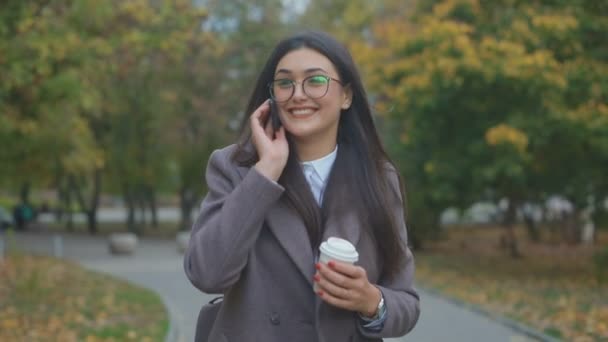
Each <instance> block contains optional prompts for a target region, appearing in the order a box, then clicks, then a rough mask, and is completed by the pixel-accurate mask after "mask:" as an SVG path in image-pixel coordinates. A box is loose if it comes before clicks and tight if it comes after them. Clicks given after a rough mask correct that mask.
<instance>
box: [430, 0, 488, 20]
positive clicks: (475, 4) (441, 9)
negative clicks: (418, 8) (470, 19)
mask: <svg viewBox="0 0 608 342" xmlns="http://www.w3.org/2000/svg"><path fill="white" fill-rule="evenodd" d="M462 5H468V6H470V8H471V9H472V10H473V13H475V14H479V13H480V6H479V0H446V1H443V2H440V3H438V4H437V5H435V6H434V7H433V14H434V15H435V16H437V17H439V18H445V17H448V16H449V15H450V14H451V13H452V12H453V11H454V9H456V7H457V6H462Z"/></svg>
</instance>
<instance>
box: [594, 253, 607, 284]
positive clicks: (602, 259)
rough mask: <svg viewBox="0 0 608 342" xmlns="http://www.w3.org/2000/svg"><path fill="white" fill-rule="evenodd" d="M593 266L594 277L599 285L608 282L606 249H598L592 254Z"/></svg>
mask: <svg viewBox="0 0 608 342" xmlns="http://www.w3.org/2000/svg"><path fill="white" fill-rule="evenodd" d="M593 264H594V265H595V275H596V277H597V281H598V282H599V283H600V284H604V283H606V281H608V247H604V248H602V249H599V250H598V251H597V252H595V253H594V254H593Z"/></svg>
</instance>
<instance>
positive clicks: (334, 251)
mask: <svg viewBox="0 0 608 342" xmlns="http://www.w3.org/2000/svg"><path fill="white" fill-rule="evenodd" d="M319 251H320V252H321V253H320V255H319V262H320V263H323V264H327V263H328V262H329V261H332V260H335V261H342V262H346V263H349V264H354V263H355V262H357V260H359V253H357V250H356V249H355V246H353V244H352V243H350V242H349V241H347V240H344V239H340V238H337V237H330V238H329V239H327V241H325V242H323V243H321V247H319ZM314 290H315V292H316V291H317V284H316V283H315V286H314Z"/></svg>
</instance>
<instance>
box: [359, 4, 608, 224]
mask: <svg viewBox="0 0 608 342" xmlns="http://www.w3.org/2000/svg"><path fill="white" fill-rule="evenodd" d="M594 11H595V10H594V9H593V8H592V6H591V5H590V3H583V2H575V3H570V2H567V3H566V2H563V3H562V2H560V3H551V4H544V3H541V2H532V3H518V2H515V3H514V2H511V1H496V2H482V1H476V0H445V1H429V2H426V1H425V2H418V6H417V10H416V12H415V13H414V14H413V16H412V19H411V20H409V21H408V20H404V18H403V16H399V15H396V16H395V17H394V18H393V19H391V20H388V21H387V20H384V21H382V22H374V23H373V24H372V31H371V32H372V35H371V38H369V39H368V40H367V41H368V44H367V46H365V45H364V46H361V47H360V48H359V49H358V50H356V51H355V52H354V53H355V55H356V56H357V58H358V59H359V60H361V61H362V63H363V64H364V67H363V69H364V71H365V73H366V76H367V78H368V79H369V81H370V84H371V90H372V91H371V92H372V93H373V94H374V98H376V99H377V102H376V108H377V110H378V112H379V115H380V116H381V118H382V119H383V126H384V127H387V128H388V129H387V131H388V132H389V133H390V136H391V138H390V139H388V142H389V150H390V151H391V154H392V155H393V156H394V158H395V159H396V160H397V161H398V163H399V165H401V166H402V167H401V169H402V171H403V173H404V176H405V177H404V178H405V182H406V188H408V189H409V191H408V195H409V196H408V197H409V200H410V207H411V208H415V210H412V212H411V220H412V225H413V226H414V231H416V227H420V229H424V230H428V229H432V227H429V226H428V225H429V224H431V225H433V223H432V222H433V220H430V219H429V218H425V217H426V216H429V215H430V216H435V217H436V216H437V215H438V213H439V212H440V211H441V210H442V209H443V208H446V207H448V206H456V207H461V208H462V207H466V206H468V205H469V204H470V203H472V202H474V201H478V200H480V199H483V198H487V199H490V200H498V199H500V198H508V199H510V200H511V201H512V202H513V203H515V204H516V205H517V204H518V203H521V202H522V201H526V200H536V199H540V198H542V197H543V196H546V194H552V193H560V194H563V195H565V196H567V197H568V198H569V199H571V200H572V201H573V202H574V203H575V205H577V206H580V205H583V204H584V203H585V202H584V201H585V199H586V198H587V196H588V195H589V194H594V195H596V196H597V197H598V198H604V197H605V196H606V195H607V194H608V192H607V191H606V190H607V188H606V186H605V183H606V177H605V176H602V175H601V173H602V170H605V166H606V165H607V164H606V161H607V157H608V155H607V154H606V148H607V147H608V142H607V140H606V138H605V137H608V131H606V129H608V121H606V120H607V119H608V116H607V115H605V113H604V111H605V108H608V106H607V101H606V98H605V97H602V96H600V95H599V94H600V93H601V94H604V93H606V91H608V88H606V81H607V80H608V72H607V70H608V69H606V60H605V59H602V58H597V56H603V53H602V51H603V50H602V49H603V48H599V47H598V46H596V45H594V44H588V41H589V39H592V40H594V41H595V40H596V39H603V38H599V36H597V35H593V34H592V35H590V36H587V35H585V34H584V33H583V32H585V30H584V29H583V27H589V26H590V25H588V21H587V20H592V21H594V22H596V23H597V25H600V26H601V27H603V26H602V25H604V22H605V19H604V18H603V17H602V18H600V17H598V13H597V12H594ZM591 26H593V25H591ZM593 27H595V26H593ZM587 29H589V28H587ZM594 32H595V31H594ZM590 70H593V72H589V71H590ZM591 155H593V156H594V157H593V158H590V156H591ZM568 164H570V165H576V167H575V168H566V167H564V165H568ZM419 210H422V212H426V214H423V215H422V216H423V217H419V216H418V215H419V214H420V212H419ZM435 222H437V221H436V220H435ZM435 224H436V223H435Z"/></svg>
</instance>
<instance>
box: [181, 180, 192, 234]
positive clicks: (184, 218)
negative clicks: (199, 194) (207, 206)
mask: <svg viewBox="0 0 608 342" xmlns="http://www.w3.org/2000/svg"><path fill="white" fill-rule="evenodd" d="M194 203H195V195H194V191H192V190H190V188H189V187H187V186H183V187H182V188H181V189H180V191H179V207H180V214H181V215H180V222H179V229H180V230H189V229H190V228H191V227H192V208H193V207H194Z"/></svg>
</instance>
